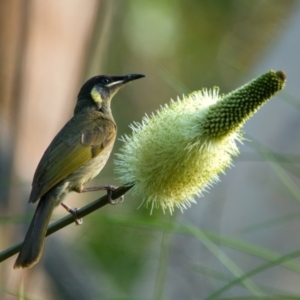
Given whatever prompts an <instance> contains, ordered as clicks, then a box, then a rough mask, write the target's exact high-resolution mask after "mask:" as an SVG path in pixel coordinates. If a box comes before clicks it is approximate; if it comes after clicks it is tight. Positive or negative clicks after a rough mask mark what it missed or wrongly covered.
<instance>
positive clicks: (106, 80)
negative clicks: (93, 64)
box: [101, 78, 110, 84]
mask: <svg viewBox="0 0 300 300" xmlns="http://www.w3.org/2000/svg"><path fill="white" fill-rule="evenodd" d="M101 83H103V84H108V83H110V80H109V79H108V78H103V79H102V80H101Z"/></svg>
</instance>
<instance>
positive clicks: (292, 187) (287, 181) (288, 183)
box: [251, 137, 300, 202]
mask: <svg viewBox="0 0 300 300" xmlns="http://www.w3.org/2000/svg"><path fill="white" fill-rule="evenodd" d="M251 140H252V142H253V143H255V144H256V149H257V151H258V152H259V153H260V154H261V155H262V156H263V157H264V158H265V161H266V162H268V163H269V164H270V166H271V168H272V169H273V170H274V172H275V173H276V175H277V176H278V177H279V179H280V181H281V182H282V183H283V185H284V186H285V187H286V188H287V190H288V191H289V192H290V193H291V194H292V195H293V196H294V197H295V199H296V200H297V201H298V202H300V190H299V188H298V186H297V185H296V184H295V183H294V182H293V181H292V179H291V178H290V177H289V176H288V175H287V173H286V171H285V170H284V168H283V167H282V166H281V165H280V163H279V162H277V160H276V158H275V157H274V155H273V153H272V151H270V150H269V149H268V148H267V147H266V146H264V145H263V144H261V143H260V142H259V141H257V140H255V139H254V138H253V137H251Z"/></svg>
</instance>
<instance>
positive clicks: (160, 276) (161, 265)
mask: <svg viewBox="0 0 300 300" xmlns="http://www.w3.org/2000/svg"><path fill="white" fill-rule="evenodd" d="M171 217H172V216H171V215H170V216H169V221H168V223H167V224H166V226H165V228H164V231H163V234H162V240H161V246H160V257H159V262H158V267H157V274H156V280H155V286H154V295H153V299H155V300H159V299H162V294H163V291H164V287H165V282H166V273H167V267H168V263H169V250H170V242H171V235H172V232H171V230H170V228H171V226H170V223H171Z"/></svg>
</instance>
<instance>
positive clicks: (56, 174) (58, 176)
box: [14, 74, 144, 268]
mask: <svg viewBox="0 0 300 300" xmlns="http://www.w3.org/2000/svg"><path fill="white" fill-rule="evenodd" d="M142 77H144V75H139V74H132V75H126V76H95V77H93V78H91V79H89V80H88V81H87V82H86V83H85V84H84V85H83V86H82V88H81V90H80V92H79V94H78V98H77V104H76V107H75V110H74V116H73V117H72V118H71V120H70V121H69V122H67V124H66V125H65V126H64V127H63V128H62V129H61V131H60V132H59V133H58V134H57V135H56V137H55V138H54V139H53V141H52V142H51V144H50V145H49V147H48V148H47V150H46V151H45V153H44V155H43V157H42V159H41V161H40V163H39V165H38V167H37V169H36V172H35V174H34V178H33V183H32V191H31V194H30V198H29V202H36V201H38V200H39V204H38V206H37V209H36V212H35V214H34V217H33V220H32V222H31V224H30V227H29V230H28V232H27V234H26V237H25V240H24V243H23V246H22V249H21V251H20V253H19V256H18V258H17V260H16V262H15V265H14V268H27V267H31V266H33V265H34V264H35V263H37V262H38V261H39V259H40V256H41V252H42V248H43V242H44V238H45V234H46V232H47V226H48V223H49V221H50V217H51V214H52V211H53V209H54V207H55V206H56V205H58V204H60V203H61V202H62V201H63V199H64V198H65V196H66V195H67V194H68V193H69V192H71V191H75V192H81V191H82V189H83V186H84V184H86V183H87V182H88V181H90V180H91V179H93V178H94V177H95V176H97V175H98V174H99V172H100V171H101V169H102V168H103V167H104V165H105V164H106V162H107V160H108V158H109V155H110V153H111V150H112V148H113V145H114V141H115V138H116V132H117V127H116V123H115V121H114V118H113V116H112V112H111V108H110V102H111V99H112V97H113V96H114V95H115V94H116V93H117V91H118V90H119V89H120V88H121V87H122V86H123V85H124V84H126V83H127V82H130V81H132V80H135V79H139V78H142Z"/></svg>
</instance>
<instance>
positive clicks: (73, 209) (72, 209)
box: [61, 202, 82, 225]
mask: <svg viewBox="0 0 300 300" xmlns="http://www.w3.org/2000/svg"><path fill="white" fill-rule="evenodd" d="M61 206H62V207H63V208H64V209H65V210H66V211H67V212H69V213H70V214H71V215H72V216H73V217H74V219H75V224H76V225H81V224H82V219H79V218H78V215H77V210H78V208H77V207H71V206H69V205H68V204H66V203H63V202H62V203H61Z"/></svg>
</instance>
